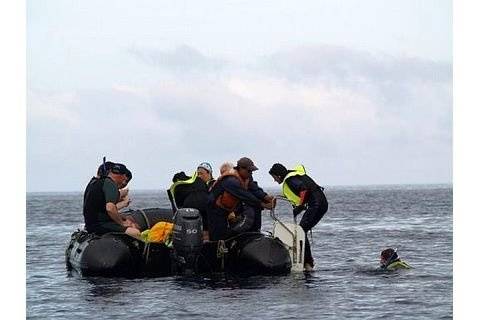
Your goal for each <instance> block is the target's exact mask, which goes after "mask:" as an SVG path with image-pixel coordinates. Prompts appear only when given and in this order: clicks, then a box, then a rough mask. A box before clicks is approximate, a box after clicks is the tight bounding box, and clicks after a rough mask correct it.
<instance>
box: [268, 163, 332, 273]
mask: <svg viewBox="0 0 480 320" xmlns="http://www.w3.org/2000/svg"><path fill="white" fill-rule="evenodd" d="M269 173H270V175H271V176H272V177H273V179H274V180H275V181H276V182H277V183H278V184H282V192H283V195H284V196H285V197H286V198H287V199H288V200H289V201H290V203H291V204H292V205H293V208H294V209H293V214H294V216H297V215H298V214H300V213H301V212H302V211H303V210H306V211H305V213H304V214H303V217H302V220H301V221H300V226H301V227H302V229H303V230H304V231H305V235H306V234H307V231H309V230H311V229H312V228H313V227H314V226H315V225H316V224H317V223H318V222H319V221H320V219H322V217H323V216H324V214H325V213H326V212H327V210H328V202H327V198H326V197H325V194H324V193H323V188H322V187H320V186H319V185H318V184H316V183H315V181H313V179H312V178H310V177H309V176H307V174H306V172H305V168H304V167H303V166H302V165H299V166H297V167H295V169H293V170H287V168H285V166H283V165H282V164H280V163H275V164H274V165H273V166H272V168H271V169H270V171H269ZM313 266H314V260H313V257H312V251H311V248H310V241H309V240H308V237H305V264H304V267H305V271H311V270H312V269H313Z"/></svg>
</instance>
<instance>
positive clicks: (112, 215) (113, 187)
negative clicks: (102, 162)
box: [83, 163, 140, 239]
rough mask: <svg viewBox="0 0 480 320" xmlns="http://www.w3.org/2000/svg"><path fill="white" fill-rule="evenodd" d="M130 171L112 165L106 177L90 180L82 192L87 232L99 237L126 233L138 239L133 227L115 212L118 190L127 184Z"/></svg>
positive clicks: (136, 231) (135, 228) (118, 198)
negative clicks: (109, 233) (112, 233)
mask: <svg viewBox="0 0 480 320" xmlns="http://www.w3.org/2000/svg"><path fill="white" fill-rule="evenodd" d="M129 176H130V177H131V172H130V170H128V169H127V167H126V166H125V165H124V164H121V163H114V164H113V165H111V167H110V170H109V171H108V174H107V175H106V176H102V177H100V178H99V179H96V180H93V179H92V181H91V182H90V183H89V184H88V186H87V188H86V189H85V194H84V197H83V216H84V219H85V229H86V230H87V232H90V233H95V234H98V235H102V234H105V233H108V232H125V233H127V234H129V235H131V236H133V237H136V238H138V239H140V230H139V229H138V228H137V226H136V225H135V223H134V222H133V221H131V220H129V219H126V218H125V217H123V216H122V215H121V214H120V213H119V212H118V208H117V203H118V202H119V201H120V192H119V189H120V188H121V187H123V186H125V185H126V184H127V181H128V179H129Z"/></svg>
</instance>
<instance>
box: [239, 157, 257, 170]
mask: <svg viewBox="0 0 480 320" xmlns="http://www.w3.org/2000/svg"><path fill="white" fill-rule="evenodd" d="M234 169H235V170H242V169H243V170H246V171H247V172H249V173H250V174H251V173H252V172H253V171H256V170H258V168H257V166H255V164H254V163H253V161H252V160H251V159H250V158H247V157H243V158H240V159H238V161H237V166H236V167H234Z"/></svg>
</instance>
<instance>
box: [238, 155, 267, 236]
mask: <svg viewBox="0 0 480 320" xmlns="http://www.w3.org/2000/svg"><path fill="white" fill-rule="evenodd" d="M234 169H235V170H237V171H238V173H239V174H240V175H241V176H242V177H244V178H245V179H248V188H247V189H248V191H249V192H250V193H251V194H253V195H254V196H255V197H256V198H257V199H259V200H260V201H261V202H263V203H271V204H272V206H275V204H274V202H273V201H274V197H273V196H271V195H269V194H267V193H266V192H265V191H263V189H262V188H261V187H260V186H259V185H258V182H257V181H255V180H254V179H253V175H252V174H253V172H254V171H257V170H258V168H257V166H256V165H255V164H254V163H253V161H252V160H251V159H250V158H247V157H243V158H240V159H239V160H238V161H237V166H236V167H234ZM253 210H254V212H255V218H254V222H253V226H252V228H251V230H249V231H260V230H261V228H262V210H263V207H254V208H253Z"/></svg>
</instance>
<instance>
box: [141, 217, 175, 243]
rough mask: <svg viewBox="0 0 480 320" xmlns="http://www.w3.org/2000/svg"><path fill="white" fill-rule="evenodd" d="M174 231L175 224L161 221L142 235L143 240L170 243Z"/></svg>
mask: <svg viewBox="0 0 480 320" xmlns="http://www.w3.org/2000/svg"><path fill="white" fill-rule="evenodd" d="M172 231H173V223H171V222H166V221H160V222H157V223H156V224H155V225H154V226H153V227H152V228H151V229H147V230H145V231H143V232H142V233H141V236H142V239H143V241H145V242H155V243H165V244H166V243H168V242H170V238H171V235H172Z"/></svg>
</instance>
